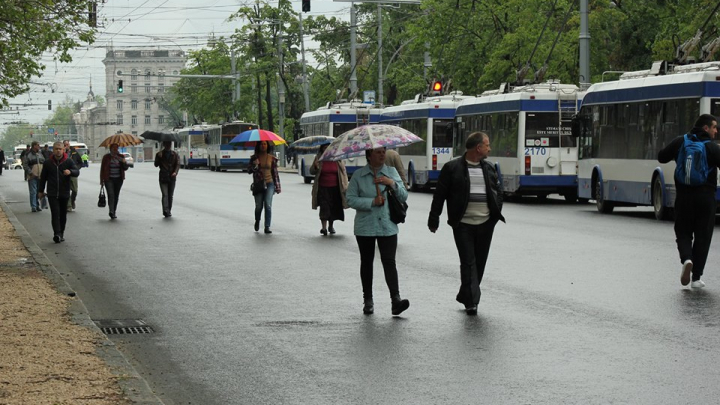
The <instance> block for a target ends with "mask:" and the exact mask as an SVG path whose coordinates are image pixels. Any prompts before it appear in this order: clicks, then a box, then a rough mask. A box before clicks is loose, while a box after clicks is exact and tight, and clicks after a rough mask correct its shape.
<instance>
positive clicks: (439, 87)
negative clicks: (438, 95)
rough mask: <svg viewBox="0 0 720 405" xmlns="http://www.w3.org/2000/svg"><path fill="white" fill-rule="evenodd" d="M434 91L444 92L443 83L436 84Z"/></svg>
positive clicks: (434, 84)
mask: <svg viewBox="0 0 720 405" xmlns="http://www.w3.org/2000/svg"><path fill="white" fill-rule="evenodd" d="M432 91H437V92H440V91H442V82H434V83H433V85H432Z"/></svg>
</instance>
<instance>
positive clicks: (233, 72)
mask: <svg viewBox="0 0 720 405" xmlns="http://www.w3.org/2000/svg"><path fill="white" fill-rule="evenodd" d="M236 65H237V62H236V60H235V48H233V49H231V50H230V71H231V75H232V76H233V79H232V87H233V92H232V105H233V118H237V111H235V106H236V105H237V86H238V81H237V70H236Z"/></svg>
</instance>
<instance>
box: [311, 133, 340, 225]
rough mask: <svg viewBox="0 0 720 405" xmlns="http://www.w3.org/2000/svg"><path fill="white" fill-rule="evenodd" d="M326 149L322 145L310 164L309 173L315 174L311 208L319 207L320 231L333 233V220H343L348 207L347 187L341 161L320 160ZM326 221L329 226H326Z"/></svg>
mask: <svg viewBox="0 0 720 405" xmlns="http://www.w3.org/2000/svg"><path fill="white" fill-rule="evenodd" d="M325 149H327V145H322V146H321V147H320V151H319V152H318V154H317V156H315V161H314V162H313V164H312V166H310V174H312V175H314V176H315V181H314V182H313V187H312V209H314V210H316V209H317V208H318V207H320V223H321V224H322V229H320V233H321V234H322V235H327V234H328V232H330V234H334V233H335V228H334V227H333V222H334V221H344V220H345V211H343V210H344V209H345V208H348V205H347V199H346V196H345V193H346V192H347V188H348V176H347V171H346V170H345V164H343V162H342V161H337V162H322V161H320V156H322V154H323V152H325ZM328 222H329V225H330V227H328V226H327V225H328Z"/></svg>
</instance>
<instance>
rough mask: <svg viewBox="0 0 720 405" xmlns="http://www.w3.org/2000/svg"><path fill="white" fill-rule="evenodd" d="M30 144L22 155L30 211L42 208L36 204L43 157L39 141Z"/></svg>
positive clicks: (37, 210)
mask: <svg viewBox="0 0 720 405" xmlns="http://www.w3.org/2000/svg"><path fill="white" fill-rule="evenodd" d="M31 145H32V146H31V147H30V150H29V151H28V152H27V153H25V155H24V156H23V161H22V162H23V169H24V171H25V177H26V178H27V182H28V190H29V191H30V208H31V209H32V212H40V211H42V208H40V205H39V204H38V194H37V192H38V179H39V178H40V173H42V167H43V163H45V158H44V157H43V155H42V153H41V152H40V143H38V142H37V141H33V142H32V144H31Z"/></svg>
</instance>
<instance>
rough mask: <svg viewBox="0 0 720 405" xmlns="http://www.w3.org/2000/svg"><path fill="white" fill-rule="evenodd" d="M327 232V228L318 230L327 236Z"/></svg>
mask: <svg viewBox="0 0 720 405" xmlns="http://www.w3.org/2000/svg"><path fill="white" fill-rule="evenodd" d="M327 232H328V231H327V229H321V230H320V233H321V234H322V236H327Z"/></svg>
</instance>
